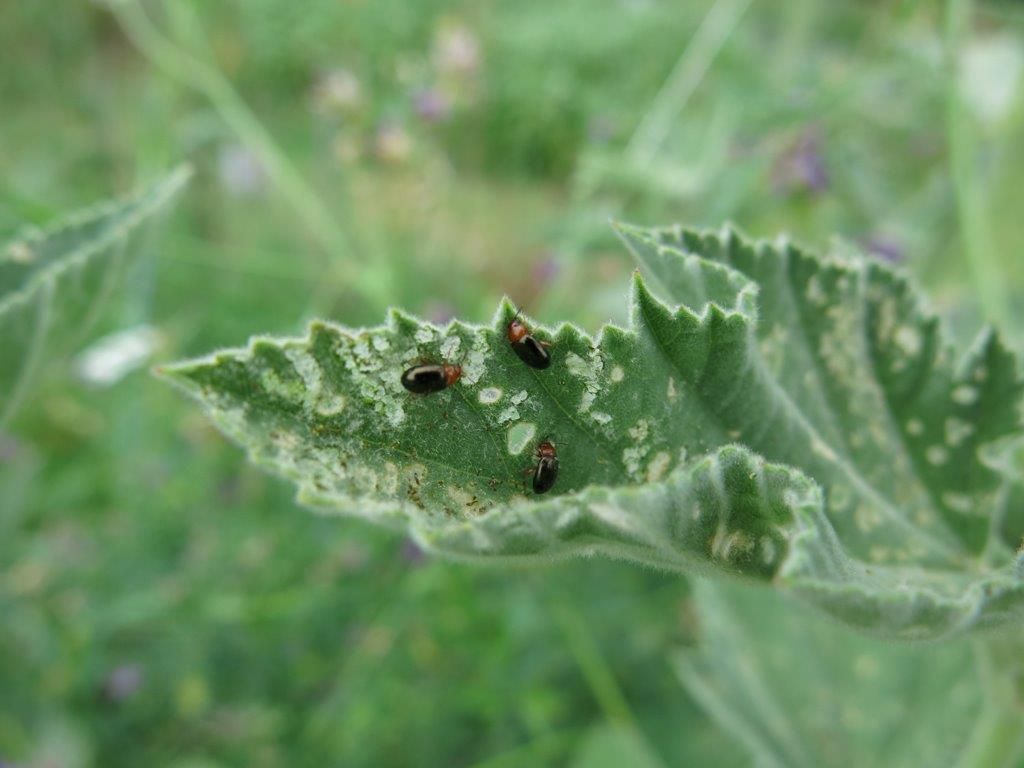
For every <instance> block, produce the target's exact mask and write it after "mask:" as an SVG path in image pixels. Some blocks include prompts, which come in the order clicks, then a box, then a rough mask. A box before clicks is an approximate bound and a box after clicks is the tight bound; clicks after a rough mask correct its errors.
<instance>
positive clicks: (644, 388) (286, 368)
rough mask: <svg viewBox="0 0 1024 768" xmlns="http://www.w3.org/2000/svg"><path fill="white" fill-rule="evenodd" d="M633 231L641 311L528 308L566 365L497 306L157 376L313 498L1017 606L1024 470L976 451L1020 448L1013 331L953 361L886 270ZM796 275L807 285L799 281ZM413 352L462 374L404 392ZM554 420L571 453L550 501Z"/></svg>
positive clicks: (484, 528) (839, 586) (777, 576)
mask: <svg viewBox="0 0 1024 768" xmlns="http://www.w3.org/2000/svg"><path fill="white" fill-rule="evenodd" d="M621 231H622V234H623V236H624V239H625V240H626V241H627V243H628V245H629V246H630V247H631V248H632V249H633V250H634V252H635V253H636V254H637V256H638V257H639V259H640V261H641V263H642V264H643V265H644V267H645V270H646V272H647V273H648V275H649V277H648V279H646V280H645V279H644V278H643V277H641V276H640V275H639V274H638V275H637V276H635V277H634V280H633V290H632V295H631V314H632V323H631V328H629V329H622V328H618V327H615V326H610V325H609V326H606V327H604V328H603V329H602V330H601V333H600V334H599V335H598V336H597V337H596V338H591V337H589V336H588V335H587V334H585V333H584V332H583V331H581V330H580V329H578V328H576V327H574V326H572V325H562V326H560V327H558V328H554V329H545V328H543V327H539V326H536V325H533V324H531V328H533V330H534V333H535V334H536V335H537V336H538V338H540V339H542V340H544V341H547V342H550V344H551V347H550V352H551V355H552V360H553V361H552V365H551V367H550V368H549V369H547V370H535V369H532V368H529V367H527V366H526V365H524V364H523V363H522V362H521V361H520V360H519V358H518V357H517V356H516V355H515V353H514V351H513V349H512V348H511V346H510V344H509V342H508V341H507V339H506V336H505V330H506V327H507V325H508V323H509V321H510V320H511V319H512V317H513V315H514V308H513V307H512V306H511V304H509V303H508V302H505V303H503V304H502V305H501V306H500V307H499V309H498V312H497V313H496V315H495V317H494V320H493V322H492V323H491V324H490V326H473V325H467V324H464V323H460V322H453V323H451V324H449V325H448V326H446V327H444V328H439V327H436V326H433V325H431V324H429V323H425V322H422V321H419V320H417V319H415V318H412V317H409V316H407V315H404V314H402V313H400V312H392V314H391V316H390V318H389V321H388V323H387V324H386V325H384V326H381V327H376V328H369V329H345V328H342V327H339V326H336V325H333V324H330V323H323V322H317V323H314V324H312V325H311V327H310V329H309V332H308V334H307V335H306V336H305V337H301V338H293V339H272V338H257V339H254V340H252V341H251V342H250V344H249V346H248V347H246V348H244V349H235V350H226V351H223V352H219V353H217V354H215V355H213V356H210V357H208V358H204V359H200V360H194V361H189V362H185V363H181V364H177V365H175V366H170V367H168V368H167V369H165V374H166V375H167V376H168V377H169V378H170V379H172V380H173V381H175V382H176V383H178V384H179V385H180V386H182V387H183V388H185V389H186V390H187V391H188V392H190V393H191V394H192V395H193V396H195V397H196V398H198V399H199V401H200V402H201V403H202V404H203V405H204V406H205V408H206V409H207V411H208V412H209V413H210V415H211V416H212V418H213V419H214V421H215V422H216V423H217V424H218V425H219V426H220V427H221V429H222V430H224V431H225V432H226V433H227V434H228V435H230V436H231V437H232V438H234V439H235V440H237V441H238V442H239V443H240V444H241V445H243V446H244V447H245V448H246V449H247V450H248V451H249V454H250V456H251V457H252V459H253V460H254V461H256V462H257V463H259V464H261V465H263V466H266V467H267V468H269V469H271V470H272V471H274V472H276V473H278V474H282V475H284V476H286V477H290V478H292V479H293V480H294V481H295V482H296V483H297V485H298V486H299V498H300V500H301V501H303V502H304V503H306V504H309V505H311V506H314V507H316V508H319V509H322V510H326V511H329V512H337V513H341V514H348V515H357V516H361V517H364V518H368V519H370V520H373V521H375V522H379V523H383V524H387V525H391V526H394V527H399V528H406V529H408V530H410V531H411V532H412V533H413V534H414V535H415V536H416V537H417V538H418V539H419V541H420V542H421V543H423V544H424V545H425V546H428V547H430V548H433V549H435V550H437V551H440V552H444V553H447V554H449V555H453V556H456V557H461V558H467V559H488V560H500V559H513V558H524V557H541V558H553V557H562V556H567V555H573V554H592V553H602V554H607V555H610V556H613V557H621V558H626V559H631V560H635V561H638V562H642V563H646V564H649V565H653V566H656V567H661V568H668V569H674V570H679V571H682V572H686V573H704V574H732V575H738V576H743V577H747V578H751V579H757V580H761V581H769V582H773V583H775V584H777V585H778V586H780V587H784V588H788V589H792V590H795V591H796V592H798V593H799V594H801V595H802V596H804V597H806V598H808V599H810V600H811V601H813V602H815V603H817V604H819V605H820V606H822V607H823V608H824V609H825V610H827V611H829V612H831V613H833V614H834V615H836V616H838V617H839V618H841V619H842V620H844V621H846V622H848V623H851V624H854V625H856V626H859V627H861V628H864V629H867V630H870V631H874V632H877V633H880V634H884V635H889V636H897V637H904V638H918V637H935V636H939V635H943V634H947V633H950V632H955V631H960V630H963V629H966V628H970V627H975V626H982V625H989V624H996V623H1001V622H1004V621H1009V620H1018V619H1019V618H1020V616H1021V615H1022V613H1024V580H1022V578H1021V559H1020V558H1019V557H1017V556H1016V555H1015V551H1014V550H1015V546H1014V543H1013V537H1014V536H1015V535H1018V533H1017V531H1018V529H1019V524H1020V515H1019V512H1020V511H1019V510H1017V509H1016V507H1015V506H1014V505H1013V503H1011V502H1012V498H1011V497H1012V494H1010V493H1009V492H1008V489H1009V488H1010V487H1011V486H1010V483H1011V478H1012V473H1009V472H1007V471H1006V470H1005V466H1004V467H1003V468H998V467H997V466H996V460H995V459H992V460H991V461H988V462H986V461H983V460H982V458H981V454H982V452H983V450H984V449H991V450H992V452H993V456H998V458H999V461H1002V462H1003V464H1004V465H1008V464H1009V463H1011V462H1012V461H1013V459H1012V457H1010V454H1009V452H1008V451H1007V450H1005V449H1004V448H1005V444H1008V441H1010V440H1012V439H1015V438H1016V437H1018V436H1019V432H1020V427H1019V418H1020V417H1019V406H1020V399H1021V391H1022V389H1024V384H1022V381H1021V375H1020V371H1019V365H1018V361H1017V360H1016V359H1015V358H1014V357H1013V356H1012V355H1011V354H1010V353H1009V352H1008V351H1007V350H1006V349H1005V348H1004V347H1003V346H1002V345H1001V344H1000V343H999V342H998V340H997V339H996V337H995V335H994V334H991V333H989V334H987V335H985V336H984V337H983V338H982V339H981V340H980V341H979V343H978V344H976V345H975V347H974V349H973V350H972V351H971V352H970V353H969V354H968V356H967V358H966V360H965V361H964V362H963V363H961V364H960V365H959V366H954V365H953V363H952V362H951V357H950V353H949V350H948V349H947V348H946V347H945V346H943V344H942V342H941V339H940V338H939V337H938V330H937V324H936V322H935V321H934V319H933V318H930V317H929V316H927V315H926V314H925V313H924V312H923V311H922V310H920V308H919V307H918V306H917V303H916V300H915V299H914V297H913V293H912V291H911V289H910V288H909V286H907V284H906V282H905V281H904V280H903V278H901V277H900V276H899V275H896V274H895V273H891V272H882V271H879V270H878V269H876V268H874V267H872V266H871V265H869V264H867V263H866V262H864V263H862V262H859V261H858V262H844V263H839V262H835V263H834V262H832V261H828V260H824V259H820V258H816V257H813V256H808V255H804V254H802V253H801V252H798V251H795V249H788V246H784V247H781V248H780V247H774V246H768V245H763V244H762V245H755V244H751V243H748V242H746V241H744V240H743V239H742V238H740V237H738V236H737V235H735V234H734V233H732V232H726V233H724V234H722V235H698V234H694V233H688V232H686V231H685V230H656V231H648V230H639V229H634V228H625V227H623V228H622V230H621ZM787 249H788V250H787ZM794 272H795V273H796V274H797V275H798V276H800V278H801V279H802V280H803V281H804V282H805V283H808V284H814V285H815V286H816V287H813V288H807V287H806V285H805V286H804V288H803V293H802V296H803V297H804V298H805V299H806V301H803V302H797V300H796V297H795V296H794V295H793V294H795V290H796V289H795V288H794V286H793V285H792V283H791V282H789V281H790V280H791V278H790V275H791V274H792V273H794ZM656 293H657V294H658V296H656ZM659 296H660V298H659ZM869 296H871V297H872V298H871V299H870V301H868V298H867V297H869ZM871 301H873V302H875V303H876V304H877V309H876V310H873V311H874V312H875V314H874V315H871V317H874V318H875V319H874V320H870V318H869V317H867V315H868V310H867V309H865V307H868V306H874V305H871V304H870V302H871ZM872 323H873V324H872ZM856 334H866V335H856ZM914 334H916V336H915V335H914ZM912 336H913V339H911V337H912ZM833 348H834V349H836V350H838V351H836V352H835V353H834V354H833V353H832V351H831V350H833ZM911 352H914V354H910V353H911ZM901 355H902V356H901ZM422 361H432V362H451V363H458V364H460V365H461V366H462V378H461V379H460V380H459V381H458V382H457V383H456V384H454V385H453V386H452V387H449V388H448V389H445V390H444V391H442V392H439V393H435V394H431V395H426V396H421V395H413V394H410V393H408V392H406V391H405V390H404V389H403V388H402V386H401V384H400V375H401V373H402V371H403V370H404V369H406V368H407V367H409V366H411V365H414V364H416V363H418V362H422ZM981 369H984V375H981V374H980V373H979V371H980V370H981ZM968 386H969V387H971V388H972V390H971V393H970V394H969V395H968V393H967V391H966V389H965V388H966V387H968ZM915 392H916V393H922V392H923V393H927V397H928V398H929V399H928V402H926V403H925V404H924V405H920V404H914V403H913V402H912V400H913V397H914V393H915ZM899 398H903V400H899ZM897 401H899V402H900V403H901V404H900V408H901V410H900V411H899V412H898V413H897V414H895V415H892V416H890V415H889V413H890V412H889V411H887V410H886V409H887V408H889V409H891V408H893V405H892V404H893V403H894V402H897ZM968 401H969V402H968ZM882 417H885V418H884V419H883V418H882ZM914 420H919V421H920V426H918V425H917V423H916V422H915V423H914V425H913V426H912V427H906V425H907V424H908V423H910V422H912V421H914ZM904 428H905V429H907V430H909V431H910V432H913V433H917V432H918V431H920V435H921V436H922V437H923V438H924V439H925V442H922V443H921V444H920V445H919V446H916V447H915V446H913V445H911V444H910V443H909V442H907V441H906V439H905V438H906V435H904V434H902V432H901V430H903V429H904ZM544 439H550V440H551V441H552V442H554V444H555V445H556V448H557V450H558V456H559V460H560V465H561V469H560V472H559V476H558V481H557V483H556V485H555V487H554V489H553V490H552V491H551V492H550V493H549V494H547V495H544V496H535V495H533V494H532V492H531V490H530V486H529V474H530V472H531V470H532V468H533V467H534V464H535V458H534V451H535V449H536V447H537V445H538V444H539V443H540V442H541V441H542V440H544ZM935 440H941V441H942V444H941V446H939V445H938V443H936V442H934V441H935ZM935 446H938V447H942V448H943V450H944V451H945V453H944V454H943V455H942V456H941V457H939V455H938V453H937V452H936V451H933V450H931V449H932V448H933V447H935ZM996 448H1000V450H999V451H996V450H995V449H996ZM937 458H942V461H941V462H938V464H942V465H945V466H944V471H941V472H940V471H937V470H933V467H935V466H936V462H935V461H932V459H937ZM922 462H923V463H922ZM951 475H952V477H951ZM812 478H813V479H812ZM1001 507H1002V511H999V510H1000V508H1001Z"/></svg>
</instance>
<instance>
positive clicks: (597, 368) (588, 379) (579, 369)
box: [565, 349, 604, 413]
mask: <svg viewBox="0 0 1024 768" xmlns="http://www.w3.org/2000/svg"><path fill="white" fill-rule="evenodd" d="M565 365H566V369H567V370H568V371H569V374H570V375H572V376H575V377H576V378H578V379H581V380H582V381H583V387H584V389H583V395H582V396H581V397H580V405H579V412H580V413H587V412H588V411H589V410H590V407H591V406H592V405H593V404H594V400H596V399H597V395H598V393H599V392H600V390H601V387H600V385H599V384H598V381H599V379H600V376H601V371H602V370H603V369H604V361H603V360H602V359H601V353H600V351H599V350H598V349H593V350H591V352H590V354H589V355H588V359H587V360H584V359H583V358H582V357H580V356H579V355H577V354H576V353H575V352H570V353H569V354H568V355H566V357H565Z"/></svg>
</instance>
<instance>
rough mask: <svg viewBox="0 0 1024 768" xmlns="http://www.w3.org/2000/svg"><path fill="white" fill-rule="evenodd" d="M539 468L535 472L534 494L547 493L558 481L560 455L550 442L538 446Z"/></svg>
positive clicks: (546, 441)
mask: <svg viewBox="0 0 1024 768" xmlns="http://www.w3.org/2000/svg"><path fill="white" fill-rule="evenodd" d="M536 455H537V466H536V467H535V468H534V470H533V492H534V493H536V494H541V493H547V492H548V491H550V490H551V488H552V487H553V486H554V485H555V480H557V479H558V453H557V452H556V451H555V445H554V443H552V442H551V441H550V440H544V441H542V442H541V444H540V445H538V446H537V452H536Z"/></svg>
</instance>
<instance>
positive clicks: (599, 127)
mask: <svg viewBox="0 0 1024 768" xmlns="http://www.w3.org/2000/svg"><path fill="white" fill-rule="evenodd" d="M617 132H618V126H617V125H616V124H615V121H614V120H613V119H612V118H610V117H606V116H604V115H597V116H596V117H592V118H591V119H590V121H589V122H588V123H587V137H588V138H589V139H590V140H591V141H592V142H594V143H595V144H607V143H608V142H609V141H611V140H612V139H614V138H615V134H616V133H617Z"/></svg>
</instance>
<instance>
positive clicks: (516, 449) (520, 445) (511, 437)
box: [506, 421, 537, 456]
mask: <svg viewBox="0 0 1024 768" xmlns="http://www.w3.org/2000/svg"><path fill="white" fill-rule="evenodd" d="M536 434H537V425H536V424H531V423H530V422H528V421H523V422H520V423H518V424H513V425H512V426H511V427H509V430H508V433H507V435H506V444H507V445H508V452H509V453H510V454H511V455H512V456H518V455H519V454H521V453H522V452H523V449H524V448H526V446H527V445H529V444H530V443H532V442H533V437H534V435H536Z"/></svg>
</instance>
